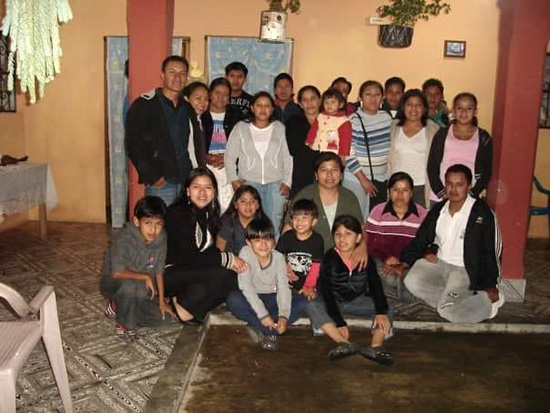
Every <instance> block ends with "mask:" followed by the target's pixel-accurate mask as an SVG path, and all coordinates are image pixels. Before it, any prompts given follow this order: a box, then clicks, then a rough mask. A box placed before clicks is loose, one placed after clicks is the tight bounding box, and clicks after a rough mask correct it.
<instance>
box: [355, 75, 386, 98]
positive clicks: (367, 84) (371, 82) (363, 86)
mask: <svg viewBox="0 0 550 413" xmlns="http://www.w3.org/2000/svg"><path fill="white" fill-rule="evenodd" d="M372 86H375V87H377V88H378V89H380V93H382V94H384V88H383V87H382V84H381V83H380V82H378V81H377V80H367V81H366V82H363V83H362V84H361V87H360V88H359V99H361V96H363V92H364V91H365V89H366V88H368V87H372Z"/></svg>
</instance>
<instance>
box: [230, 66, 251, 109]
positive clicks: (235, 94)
mask: <svg viewBox="0 0 550 413" xmlns="http://www.w3.org/2000/svg"><path fill="white" fill-rule="evenodd" d="M247 76H248V68H247V67H246V66H245V65H244V64H243V63H241V62H232V63H229V64H228V65H227V66H225V78H226V79H227V80H228V81H229V84H230V85H231V97H230V99H229V106H232V107H234V108H236V109H238V110H239V111H240V112H241V113H242V115H243V117H248V116H249V115H250V104H251V103H252V96H251V95H249V94H248V93H246V92H245V91H244V90H243V86H244V84H245V82H246V77H247Z"/></svg>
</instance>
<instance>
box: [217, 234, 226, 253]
mask: <svg viewBox="0 0 550 413" xmlns="http://www.w3.org/2000/svg"><path fill="white" fill-rule="evenodd" d="M226 247H227V241H226V240H225V239H223V238H222V237H220V236H219V235H218V236H217V237H216V248H217V249H219V250H220V251H225V248H226Z"/></svg>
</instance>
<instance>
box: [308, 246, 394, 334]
mask: <svg viewBox="0 0 550 413" xmlns="http://www.w3.org/2000/svg"><path fill="white" fill-rule="evenodd" d="M317 285H318V289H319V291H320V293H321V297H323V300H324V302H325V306H326V308H327V313H328V315H329V316H330V317H331V318H332V319H333V320H334V322H335V323H336V326H337V327H343V326H345V325H346V322H345V321H344V318H343V317H342V314H341V313H340V310H339V308H338V304H337V302H344V303H346V302H350V301H352V300H353V299H355V298H357V297H359V296H360V295H368V296H370V297H371V298H372V301H373V302H374V308H375V310H376V314H386V313H387V312H388V302H387V300H386V296H385V294H384V288H383V287H382V280H381V279H380V276H379V275H378V271H377V270H376V264H375V263H374V259H373V258H372V257H369V260H368V264H367V268H365V269H364V270H361V271H359V270H357V269H354V270H353V271H352V272H351V274H350V270H349V268H348V267H347V265H346V264H345V263H344V262H343V261H342V259H341V258H340V255H339V254H338V253H337V252H336V251H335V250H334V248H331V249H330V250H328V251H327V253H326V254H325V256H324V258H323V262H322V263H321V275H320V276H319V282H318V283H317Z"/></svg>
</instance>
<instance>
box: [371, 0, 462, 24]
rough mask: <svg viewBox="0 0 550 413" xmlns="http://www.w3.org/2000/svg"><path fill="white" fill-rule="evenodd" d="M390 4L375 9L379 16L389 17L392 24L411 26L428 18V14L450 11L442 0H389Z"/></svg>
mask: <svg viewBox="0 0 550 413" xmlns="http://www.w3.org/2000/svg"><path fill="white" fill-rule="evenodd" d="M389 1H390V3H391V4H390V5H383V6H380V7H379V8H378V9H377V12H378V14H379V15H380V17H391V19H392V21H393V24H396V25H398V26H408V27H413V26H414V24H415V23H416V22H417V21H418V20H419V19H422V20H428V19H429V18H430V16H438V15H439V14H440V13H442V12H443V13H445V14H448V13H449V12H450V11H451V5H450V4H449V3H443V1H442V0H389Z"/></svg>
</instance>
